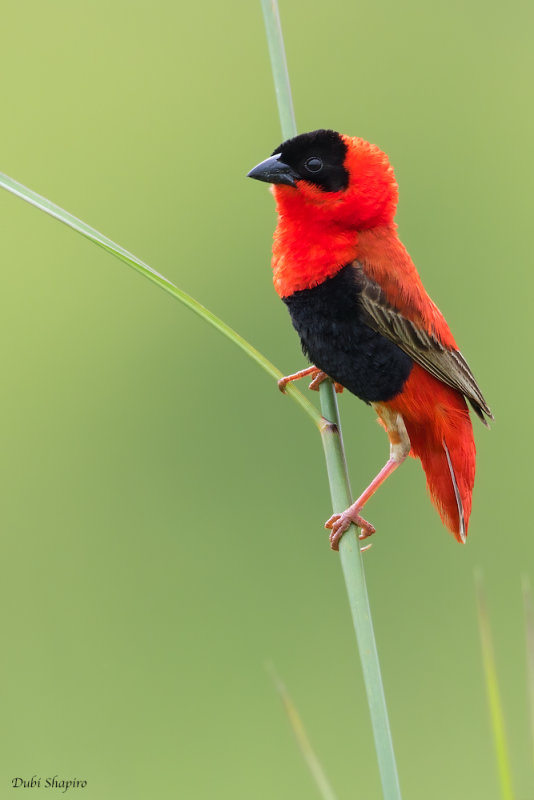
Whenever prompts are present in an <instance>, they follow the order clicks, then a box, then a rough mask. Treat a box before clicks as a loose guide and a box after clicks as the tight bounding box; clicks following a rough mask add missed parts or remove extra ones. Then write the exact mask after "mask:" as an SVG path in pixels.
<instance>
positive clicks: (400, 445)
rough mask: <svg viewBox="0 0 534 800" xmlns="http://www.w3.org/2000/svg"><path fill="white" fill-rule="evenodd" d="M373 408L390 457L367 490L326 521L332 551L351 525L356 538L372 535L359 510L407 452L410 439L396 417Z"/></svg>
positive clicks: (398, 417) (378, 408) (376, 406)
mask: <svg viewBox="0 0 534 800" xmlns="http://www.w3.org/2000/svg"><path fill="white" fill-rule="evenodd" d="M375 409H376V410H377V411H378V413H379V416H380V417H381V419H382V420H383V421H384V423H385V424H386V430H387V433H388V436H389V440H390V456H389V459H388V461H387V463H386V464H385V465H384V466H383V467H382V469H381V470H380V472H379V473H378V475H377V476H376V478H374V479H373V480H372V481H371V483H370V484H369V486H368V487H367V489H365V491H364V492H363V493H362V494H361V495H360V497H358V499H357V500H356V502H355V503H353V504H352V505H351V506H349V507H348V508H347V509H346V510H345V511H343V513H342V514H333V515H332V516H331V517H330V519H329V520H328V521H327V522H326V524H325V528H329V529H330V531H331V533H330V547H331V548H332V550H339V541H340V539H341V537H342V536H343V534H344V533H345V531H347V530H348V529H349V528H350V526H351V523H353V522H354V524H355V525H357V526H358V527H359V528H361V529H362V531H361V533H360V535H359V538H360V539H367V537H368V536H371V535H372V534H373V533H374V532H375V530H376V529H375V527H374V526H373V525H371V523H370V522H367V520H365V519H364V518H363V517H361V516H360V511H361V510H362V508H363V507H364V505H365V504H366V503H367V501H368V500H369V499H370V498H371V497H372V496H373V495H374V493H375V492H376V490H377V489H378V487H379V486H381V485H382V484H383V483H384V481H385V480H386V478H388V477H389V476H390V475H391V473H392V472H394V471H395V470H396V469H397V467H399V466H400V465H401V464H402V462H403V461H404V460H405V458H406V456H407V455H408V453H409V452H410V439H409V437H408V433H407V431H406V427H405V425H404V421H403V419H402V417H401V416H400V414H394V413H392V412H390V411H389V409H386V408H385V407H384V406H378V404H377V405H375Z"/></svg>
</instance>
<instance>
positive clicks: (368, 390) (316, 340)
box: [283, 264, 413, 403]
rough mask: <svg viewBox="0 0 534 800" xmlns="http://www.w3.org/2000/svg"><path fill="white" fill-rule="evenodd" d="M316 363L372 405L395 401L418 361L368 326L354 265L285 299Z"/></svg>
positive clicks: (311, 359)
mask: <svg viewBox="0 0 534 800" xmlns="http://www.w3.org/2000/svg"><path fill="white" fill-rule="evenodd" d="M283 299H284V302H285V303H286V305H287V307H288V308H289V313H290V314H291V320H292V322H293V326H294V327H295V329H296V331H297V333H298V334H299V336H300V340H301V343H302V349H303V351H304V353H305V355H306V356H307V357H308V358H309V359H310V361H311V362H312V363H313V364H315V365H316V366H317V367H319V369H321V370H323V371H324V372H326V373H327V375H329V376H330V377H331V378H333V380H335V381H337V382H338V383H341V384H342V385H343V386H345V387H346V388H347V389H348V390H349V391H350V392H352V393H353V394H355V395H357V397H360V398H361V399H362V400H364V401H365V402H367V403H370V402H381V401H382V402H383V401H386V400H390V399H391V398H392V397H394V396H395V395H396V394H398V393H399V392H400V391H401V390H402V387H403V386H404V383H405V381H406V380H407V378H408V376H409V374H410V372H411V370H412V367H413V361H412V359H411V358H410V356H408V355H407V354H406V353H405V352H403V350H401V349H400V348H399V347H397V345H396V344H394V343H393V342H392V341H391V340H390V339H388V338H386V337H385V336H382V334H380V333H378V332H377V331H376V330H374V329H373V328H371V327H369V325H367V324H365V322H364V321H363V320H364V313H365V312H364V311H363V309H362V307H361V303H360V288H359V286H358V283H357V281H356V280H355V275H354V269H353V267H352V265H351V264H348V265H347V266H345V267H343V268H342V269H341V270H340V271H339V272H338V273H336V275H334V277H332V278H328V279H327V280H325V281H324V282H323V283H321V284H319V285H318V286H314V287H313V288H312V289H304V290H302V291H299V292H295V293H294V294H292V295H291V296H290V297H285V298H283Z"/></svg>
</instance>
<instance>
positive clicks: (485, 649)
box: [475, 570, 515, 800]
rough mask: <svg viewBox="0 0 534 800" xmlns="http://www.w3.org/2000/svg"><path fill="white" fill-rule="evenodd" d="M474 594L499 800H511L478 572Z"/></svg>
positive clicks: (492, 655)
mask: <svg viewBox="0 0 534 800" xmlns="http://www.w3.org/2000/svg"><path fill="white" fill-rule="evenodd" d="M475 590H476V600H477V613H478V627H479V631H480V643H481V645H482V662H483V664H484V675H485V677H486V692H487V696H488V706H489V713H490V720H491V728H492V731H493V741H494V744H495V754H496V756H497V769H498V771H499V782H500V786H501V797H502V800H514V797H515V795H514V790H513V787H512V771H511V769H510V756H509V753H508V743H507V740H506V729H505V725H504V713H503V710H502V702H501V694H500V691H499V682H498V680H497V664H496V661H495V650H494V647H493V637H492V635H491V625H490V620H489V614H488V606H487V603H486V595H485V592H484V583H483V579H482V573H481V571H480V570H477V571H476V572H475Z"/></svg>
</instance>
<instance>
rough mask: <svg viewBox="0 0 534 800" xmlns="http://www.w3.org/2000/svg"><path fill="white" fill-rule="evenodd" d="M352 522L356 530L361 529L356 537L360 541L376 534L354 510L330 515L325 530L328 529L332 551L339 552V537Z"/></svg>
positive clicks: (369, 524) (372, 527)
mask: <svg viewBox="0 0 534 800" xmlns="http://www.w3.org/2000/svg"><path fill="white" fill-rule="evenodd" d="M353 522H354V524H355V525H357V526H358V528H361V533H360V534H359V536H358V538H359V539H360V540H361V539H367V538H368V537H369V536H372V535H373V533H375V532H376V528H375V526H374V525H371V523H370V522H367V520H366V519H364V518H363V517H360V515H359V514H358V513H357V512H356V511H355V510H354V511H351V510H350V509H347V510H346V511H343V513H342V514H332V516H331V517H330V519H329V520H327V521H326V522H325V528H329V529H330V536H329V539H330V547H331V548H332V550H339V542H340V540H341V537H342V536H343V534H344V533H345V532H346V531H348V529H349V528H350V526H351V523H353Z"/></svg>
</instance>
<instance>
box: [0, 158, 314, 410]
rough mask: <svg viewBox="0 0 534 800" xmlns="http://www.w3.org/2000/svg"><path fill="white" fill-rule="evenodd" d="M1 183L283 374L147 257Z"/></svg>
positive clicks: (298, 396)
mask: <svg viewBox="0 0 534 800" xmlns="http://www.w3.org/2000/svg"><path fill="white" fill-rule="evenodd" d="M0 187H1V188H3V189H6V190H7V191H8V192H11V193H12V194H14V195H16V196H17V197H20V198H21V199H22V200H25V201H26V202H27V203H30V205H32V206H35V207H36V208H39V209H40V210H41V211H44V212H46V213H47V214H49V215H50V216H51V217H54V218H55V219H57V220H59V222H63V223H64V224H65V225H68V226H69V228H72V229H73V230H75V231H77V232H78V233H81V235H82V236H84V237H85V238H86V239H89V240H90V241H91V242H94V244H97V245H98V246H99V247H102V248H103V249H104V250H107V252H108V253H111V254H112V255H114V256H116V257H117V258H119V259H120V260H121V261H123V262H124V263H125V264H128V266H129V267H132V268H133V269H135V270H136V271H137V272H139V273H141V275H143V276H144V277H145V278H148V280H150V281H152V282H153V283H155V284H156V285H157V286H159V287H160V288H161V289H163V290H164V291H166V292H168V293H169V294H170V295H172V296H173V297H174V298H176V300H179V301H180V302H181V303H183V304H184V305H185V306H187V308H189V309H190V310H191V311H194V313H195V314H197V315H198V316H199V317H202V319H204V320H205V321H206V322H209V324H210V325H212V326H213V327H214V328H216V329H217V330H218V331H219V332H220V333H222V334H223V335H224V336H226V338H227V339H230V341H232V342H233V343H234V344H236V345H237V346H238V347H239V348H240V349H241V350H243V351H244V352H245V353H246V354H247V355H248V356H249V357H250V358H252V360H253V361H255V362H256V364H259V366H260V367H262V369H264V370H265V372H267V373H268V374H269V375H271V376H272V377H273V378H276V380H278V379H279V378H282V377H283V375H282V373H281V372H280V370H278V369H277V368H276V367H275V366H274V364H271V362H270V361H269V360H268V359H267V358H265V356H264V355H263V354H262V353H260V352H259V351H258V350H256V348H255V347H253V346H252V345H251V344H250V343H249V342H247V340H246V339H244V338H243V337H242V336H240V335H239V333H237V332H236V331H234V330H233V328H231V327H230V326H229V325H227V324H226V322H223V320H222V319H219V317H217V316H216V315H215V314H212V312H211V311H209V310H208V309H207V308H205V306H203V305H201V304H200V303H199V302H198V301H197V300H195V299H194V298H193V297H191V296H190V295H188V294H187V293H186V292H184V291H182V289H179V288H178V287H177V286H176V285H175V284H174V283H172V281H170V280H169V279H168V278H166V277H165V276H164V275H161V274H160V273H159V272H156V270H154V269H152V267H149V266H148V264H145V262H144V261H141V259H139V258H137V256H134V255H133V254H132V253H129V252H128V250H125V249H124V247H121V246H120V245H119V244H116V243H115V242H113V241H112V240H111V239H108V237H107V236H104V235H103V234H102V233H100V232H99V231H97V230H95V228H92V227H91V226H90V225H87V223H85V222H83V221H82V220H80V219H78V218H77V217H75V216H73V215H72V214H69V212H68V211H65V210H64V209H63V208H61V207H60V206H57V205H56V204H55V203H52V202H51V201H50V200H47V199H46V197H42V196H41V195H39V194H37V193H36V192H34V191H32V190H31V189H28V187H27V186H23V184H22V183H18V182H17V181H15V180H13V178H10V177H9V176H8V175H4V174H3V173H0ZM286 393H287V394H288V395H290V396H291V397H292V398H293V400H295V402H297V403H298V404H299V405H300V407H301V408H302V409H303V410H304V411H305V412H306V413H307V414H308V416H309V417H311V419H312V420H313V422H314V423H315V424H316V425H317V426H319V425H320V423H321V415H320V414H319V411H318V410H317V409H316V408H315V406H314V405H313V403H310V401H309V400H308V399H307V398H306V397H305V396H304V395H303V394H302V392H299V391H298V389H296V388H295V387H294V386H293V385H292V384H289V385H288V386H287V387H286Z"/></svg>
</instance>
